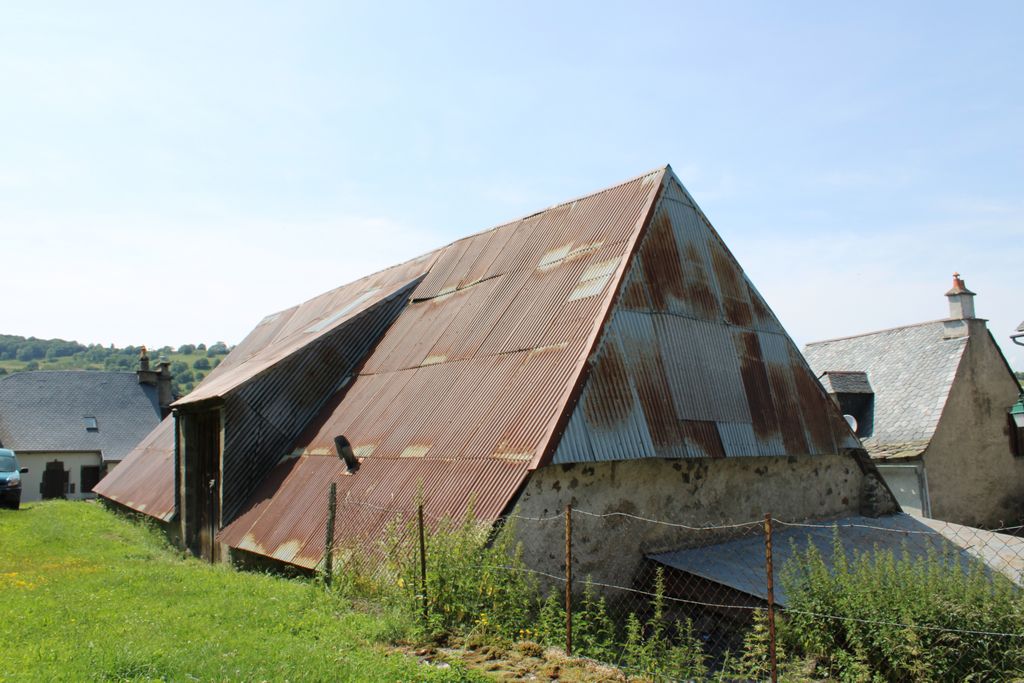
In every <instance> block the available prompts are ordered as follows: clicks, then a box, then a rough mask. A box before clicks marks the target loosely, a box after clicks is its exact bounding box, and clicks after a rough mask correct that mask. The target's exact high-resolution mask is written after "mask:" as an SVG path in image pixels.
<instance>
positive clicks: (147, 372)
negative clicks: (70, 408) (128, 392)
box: [135, 346, 174, 418]
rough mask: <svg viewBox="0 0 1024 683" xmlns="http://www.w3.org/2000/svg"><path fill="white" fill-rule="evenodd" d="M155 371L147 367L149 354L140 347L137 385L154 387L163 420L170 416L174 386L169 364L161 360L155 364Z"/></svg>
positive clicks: (136, 372) (144, 348)
mask: <svg viewBox="0 0 1024 683" xmlns="http://www.w3.org/2000/svg"><path fill="white" fill-rule="evenodd" d="M156 367H157V369H156V370H151V369H150V367H149V352H147V351H146V347H145V346H143V347H142V351H141V353H139V369H138V370H136V371H135V374H136V375H138V376H139V384H148V385H149V386H151V387H156V396H157V400H158V401H159V402H160V417H161V418H164V417H167V416H168V415H170V414H171V404H172V403H174V385H173V384H172V383H171V364H170V362H168V361H167V360H164V359H163V358H161V359H160V362H159V363H157V366H156Z"/></svg>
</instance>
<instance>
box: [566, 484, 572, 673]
mask: <svg viewBox="0 0 1024 683" xmlns="http://www.w3.org/2000/svg"><path fill="white" fill-rule="evenodd" d="M565 654H566V655H567V656H568V655H572V503H569V504H568V505H566V506H565Z"/></svg>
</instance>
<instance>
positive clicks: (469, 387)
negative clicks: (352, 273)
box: [103, 169, 666, 526]
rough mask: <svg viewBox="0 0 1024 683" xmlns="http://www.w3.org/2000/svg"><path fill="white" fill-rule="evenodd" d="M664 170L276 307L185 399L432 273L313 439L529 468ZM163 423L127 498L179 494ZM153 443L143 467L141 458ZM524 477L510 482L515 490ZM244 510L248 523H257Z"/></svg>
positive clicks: (310, 448) (209, 391)
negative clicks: (337, 437) (281, 308)
mask: <svg viewBox="0 0 1024 683" xmlns="http://www.w3.org/2000/svg"><path fill="white" fill-rule="evenodd" d="M665 172H666V169H659V170H657V171H654V172H651V173H648V174H645V175H642V176H640V177H638V178H635V179H633V180H630V181H627V182H625V183H623V184H620V185H617V186H615V187H612V188H609V189H607V190H604V191H601V192H598V193H596V194H593V195H589V196H587V197H584V198H581V199H578V200H575V201H570V202H566V203H563V204H560V205H557V206H554V207H552V208H550V209H548V210H546V211H543V212H540V213H537V214H533V215H531V216H527V217H525V218H523V219H521V220H518V221H514V222H511V223H508V224H505V225H502V226H499V227H497V228H494V229H491V230H488V231H486V232H482V233H479V234H476V235H472V236H470V237H467V238H465V239H462V240H458V241H456V242H454V243H452V244H450V245H448V246H447V247H444V248H442V249H439V250H437V251H435V252H431V253H430V254H427V255H425V256H423V257H420V258H418V259H415V260H413V261H410V262H408V263H406V264H402V265H401V266H396V267H395V268H392V269H389V270H387V271H382V272H381V273H378V274H375V275H372V276H369V277H368V278H364V279H363V280H360V281H357V282H355V283H352V284H349V285H346V286H344V287H341V288H338V289H336V290H333V291H331V292H328V293H326V294H324V295H321V296H319V297H316V298H315V299H312V300H311V301H308V302H306V303H305V304H302V305H301V306H297V307H294V308H291V309H288V310H285V311H281V312H279V313H276V314H273V315H270V316H268V317H267V318H265V319H264V320H263V321H261V323H260V324H259V325H258V326H257V327H256V329H254V330H253V332H251V333H250V334H249V335H248V336H247V337H246V339H245V340H243V341H242V342H241V343H240V344H239V345H238V346H237V347H236V348H235V349H234V350H233V351H232V353H231V354H229V355H228V356H227V358H225V360H224V361H223V362H222V363H221V365H220V366H219V367H218V368H217V369H216V370H215V371H214V372H212V373H211V374H210V376H209V377H208V378H207V379H206V381H204V382H203V383H202V384H201V385H200V387H199V388H197V389H196V391H194V392H192V394H190V395H189V396H188V397H186V398H185V399H183V400H182V401H180V402H179V404H178V405H188V404H190V403H193V402H197V401H200V400H205V399H208V398H212V397H216V396H223V395H224V394H225V393H228V392H231V391H233V390H235V389H237V388H238V387H240V386H242V385H244V384H245V383H246V382H247V381H248V380H249V379H251V378H253V377H255V376H256V375H257V374H259V373H260V372H263V371H264V370H266V369H268V368H269V367H272V366H273V365H274V364H275V363H277V362H279V361H280V360H281V359H282V358H283V357H287V355H288V354H290V353H292V352H294V351H295V350H297V349H298V348H301V347H302V346H304V345H305V344H307V343H308V342H309V341H311V340H312V339H314V338H317V337H318V336H319V333H320V332H326V331H327V330H329V329H333V328H334V327H336V326H338V325H340V324H342V323H343V322H344V321H345V320H348V319H350V318H351V317H352V315H354V314H356V313H357V312H358V310H362V309H363V308H367V307H369V306H370V305H372V303H373V302H374V301H376V300H378V299H381V300H382V299H384V298H386V296H387V293H388V292H389V291H392V290H394V289H396V288H400V287H401V286H403V284H404V283H408V282H409V281H411V280H412V279H415V278H416V277H419V276H421V275H423V274H424V273H425V274H426V276H425V277H424V279H423V281H422V282H420V283H419V285H418V286H417V287H416V289H415V291H414V292H413V295H412V297H411V304H410V305H409V306H407V308H406V309H405V310H404V311H403V312H402V313H401V315H400V316H399V318H398V320H397V321H396V322H395V323H394V324H393V325H392V327H391V329H390V330H389V331H388V332H387V334H386V335H385V337H384V338H383V339H382V340H381V342H380V343H379V345H378V346H377V349H376V351H375V353H373V354H372V355H371V356H370V357H369V358H368V359H367V362H366V364H365V367H364V368H363V370H362V372H361V373H360V375H359V377H358V378H357V379H356V381H355V382H354V383H352V384H351V385H349V386H348V387H347V388H346V390H345V391H344V392H343V393H341V394H340V395H339V396H337V397H336V399H335V400H334V401H333V402H332V403H331V406H329V408H328V409H327V410H325V411H324V412H323V414H322V416H321V418H320V419H319V420H317V421H315V422H314V424H313V425H311V427H310V429H309V430H308V431H307V434H306V437H305V438H304V439H300V448H299V451H300V452H304V453H308V454H320V453H330V454H331V457H333V437H334V436H335V435H336V434H339V433H345V434H346V435H348V436H349V438H350V440H351V441H352V443H353V446H354V447H355V449H356V452H357V454H359V455H360V456H363V457H365V456H368V455H371V454H372V455H373V456H375V457H378V458H386V457H391V458H396V457H402V458H412V457H420V458H426V459H430V460H434V459H438V458H441V459H458V458H462V459H489V460H495V461H500V462H504V463H512V464H514V467H513V469H514V470H515V471H517V472H519V473H520V474H519V475H518V476H519V477H520V479H519V481H520V482H521V480H522V478H523V477H525V473H526V470H527V467H529V466H536V465H537V464H538V463H539V461H540V459H541V457H542V455H543V452H544V449H545V447H546V446H547V445H548V444H549V443H550V441H551V436H552V433H553V432H554V431H555V428H556V425H557V421H558V419H559V416H560V414H561V412H562V411H561V406H562V404H563V403H564V401H565V400H566V398H567V397H568V396H569V394H570V393H571V391H572V390H573V386H574V383H575V380H576V378H577V377H578V374H579V371H580V368H581V367H582V366H583V364H584V362H585V360H586V353H587V350H588V349H589V348H590V347H591V346H592V345H593V341H594V339H595V338H596V336H597V334H598V332H599V330H600V324H601V322H602V321H603V319H604V317H605V316H606V315H607V313H608V310H609V307H610V303H611V299H612V294H613V293H614V291H615V284H616V283H617V281H618V278H619V277H620V276H621V273H622V271H623V269H624V268H625V265H626V262H627V260H628V258H627V257H628V255H629V254H630V253H631V251H632V249H633V246H634V244H635V241H636V239H637V236H638V234H639V232H640V228H641V226H642V225H643V223H644V221H645V219H646V217H647V215H648V214H649V210H650V206H651V205H652V203H653V199H654V197H655V196H656V195H657V193H658V191H659V190H660V187H661V179H662V178H663V177H664V174H665ZM375 289H376V290H377V291H375V292H374V291H373V290H375ZM368 292H372V294H369V295H368V294H367V293H368ZM371 297H375V298H371ZM353 303H354V304H355V305H353ZM357 307H358V308H357ZM314 327H315V328H316V329H313V328H314ZM152 436H153V439H152V441H153V443H151V444H150V445H149V446H147V448H146V449H144V451H145V452H144V453H143V452H142V451H140V452H138V453H136V454H133V457H132V458H131V460H132V463H131V466H129V467H126V468H125V470H124V471H123V472H122V473H121V476H120V477H118V478H116V479H114V480H111V481H110V482H109V485H108V486H106V487H105V492H104V494H103V495H105V496H106V497H108V498H111V499H113V500H117V501H118V502H122V503H123V504H126V505H129V507H133V506H132V505H131V501H133V500H135V499H140V500H141V499H144V498H146V499H148V498H149V497H153V496H156V495H158V494H159V493H160V492H167V493H166V497H167V499H168V500H171V501H173V481H174V472H173V429H169V430H166V431H164V432H161V433H159V434H157V433H156V432H154V435H152ZM157 446H159V448H158V447H157ZM140 448H141V446H140ZM137 450H138V449H137ZM143 455H147V456H149V458H150V459H149V461H148V462H147V465H146V466H145V467H142V466H139V465H138V463H139V461H140V460H141V459H142V457H143ZM154 456H159V461H157V460H156V459H155V457H154ZM161 463H162V464H161ZM123 464H129V463H128V461H126V463H123ZM431 467H432V466H431ZM451 471H452V472H458V471H461V470H458V469H454V470H451ZM465 484H466V482H465V481H461V480H459V479H455V480H454V481H451V482H449V483H448V486H449V487H450V488H451V490H452V491H459V490H462V488H463V487H464V485H465ZM514 488H515V487H513V490H512V492H509V493H507V495H506V494H504V493H503V494H501V495H499V496H498V498H502V496H504V498H503V501H502V503H501V504H502V505H503V504H505V503H507V500H508V498H509V497H511V495H512V493H513V492H514ZM477 493H478V495H479V496H482V497H484V498H487V497H490V496H491V495H493V492H490V491H488V490H482V491H478V492H477ZM126 501H127V502H126ZM172 504H173V502H172ZM141 507H142V506H141V505H140V506H138V507H136V509H139V510H140V511H142V512H146V511H147V510H151V509H152V508H150V507H149V506H148V505H146V509H141ZM498 507H499V508H500V505H499V506H498ZM495 514H497V513H495ZM242 518H244V515H243V516H242ZM242 518H240V519H238V520H237V522H236V524H238V525H242V526H244V522H243V521H242Z"/></svg>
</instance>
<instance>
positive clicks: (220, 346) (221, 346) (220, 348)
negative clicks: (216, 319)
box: [206, 341, 228, 358]
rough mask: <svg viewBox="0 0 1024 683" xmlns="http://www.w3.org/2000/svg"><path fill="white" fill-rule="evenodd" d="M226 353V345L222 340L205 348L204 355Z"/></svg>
mask: <svg viewBox="0 0 1024 683" xmlns="http://www.w3.org/2000/svg"><path fill="white" fill-rule="evenodd" d="M227 353H228V345H227V344H225V343H224V342H222V341H219V342H217V343H216V344H211V345H210V348H209V349H207V350H206V356H207V357H208V358H212V357H213V356H225V355H227Z"/></svg>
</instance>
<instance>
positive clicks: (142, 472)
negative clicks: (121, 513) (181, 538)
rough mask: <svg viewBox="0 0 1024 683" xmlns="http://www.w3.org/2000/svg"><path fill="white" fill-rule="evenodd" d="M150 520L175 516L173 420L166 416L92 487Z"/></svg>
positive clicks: (105, 496) (169, 518)
mask: <svg viewBox="0 0 1024 683" xmlns="http://www.w3.org/2000/svg"><path fill="white" fill-rule="evenodd" d="M93 492H94V493H96V494H98V495H101V496H103V497H104V498H109V499H110V500H113V501H114V502H117V503H120V504H121V505H124V506H125V507H129V508H131V509H133V510H136V511H138V512H144V513H146V514H147V515H149V516H151V517H156V518H157V519H160V520H163V521H165V522H167V521H170V520H171V518H172V517H174V512H175V511H174V418H173V417H170V416H168V417H166V418H164V419H163V421H161V422H160V424H159V425H158V426H157V427H156V429H154V430H153V431H152V432H150V433H149V435H148V436H147V437H146V438H145V439H143V440H142V441H141V442H140V443H139V445H138V446H136V447H135V448H134V449H133V450H132V452H131V453H129V454H128V455H127V456H126V457H125V459H124V460H122V461H121V462H120V464H118V465H117V466H116V467H115V468H114V469H113V470H112V471H111V472H109V473H108V474H107V475H106V476H105V477H103V479H101V480H100V482H99V483H98V484H97V485H96V486H95V487H94V488H93Z"/></svg>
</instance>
